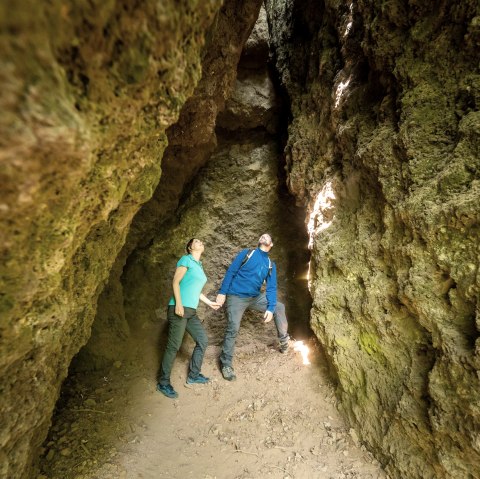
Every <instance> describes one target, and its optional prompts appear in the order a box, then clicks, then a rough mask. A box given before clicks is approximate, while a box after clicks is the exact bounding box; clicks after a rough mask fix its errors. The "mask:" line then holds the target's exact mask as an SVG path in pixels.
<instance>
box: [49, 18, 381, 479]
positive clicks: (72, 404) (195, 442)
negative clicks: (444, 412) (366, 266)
mask: <svg viewBox="0 0 480 479" xmlns="http://www.w3.org/2000/svg"><path fill="white" fill-rule="evenodd" d="M262 14H263V15H264V12H262ZM262 22H265V18H260V20H259V22H258V23H257V27H256V29H255V30H254V34H257V35H259V31H262V30H263V31H264V32H265V28H266V27H265V25H264V24H262ZM263 41H264V42H265V44H264V45H261V46H262V48H258V44H255V48H256V50H255V49H253V50H255V51H254V52H253V53H252V52H251V51H249V50H248V48H247V49H246V51H245V53H244V55H243V57H242V60H241V62H240V65H239V68H238V75H237V82H236V88H235V91H234V92H233V94H232V97H231V99H230V100H229V102H227V105H226V109H225V110H224V112H223V113H222V114H220V116H219V117H218V118H217V130H216V136H217V147H216V148H215V150H214V151H213V153H212V155H211V158H210V159H209V161H208V163H207V165H206V166H205V167H203V168H202V169H201V170H200V171H199V172H198V173H197V174H196V175H195V176H194V178H193V180H192V181H190V182H189V183H188V185H187V186H186V187H185V188H184V190H183V193H182V197H181V200H180V201H179V205H178V208H176V210H175V212H174V214H164V218H163V221H162V227H161V228H157V230H156V231H154V232H153V233H152V235H151V236H150V239H149V241H144V242H143V244H142V245H141V246H140V247H138V248H136V249H135V250H134V251H133V252H132V253H131V254H130V255H129V257H128V259H127V261H126V264H125V267H124V268H123V272H122V276H121V290H122V295H121V296H120V297H121V298H123V299H122V301H119V299H118V298H119V296H118V294H117V295H116V294H112V291H113V292H115V291H117V292H118V287H117V288H116V289H115V288H114V287H113V286H112V285H109V286H108V287H107V292H108V291H109V294H104V296H103V298H102V305H101V307H100V308H99V313H98V315H97V320H96V322H97V323H96V324H94V327H93V334H92V338H91V340H90V343H89V344H88V345H87V346H86V348H85V349H84V351H82V352H81V353H80V354H79V356H78V357H77V359H76V360H75V361H74V363H73V366H72V374H71V375H70V377H69V378H68V379H67V381H66V382H65V384H64V386H63V390H62V394H61V398H60V400H59V402H58V404H57V412H56V415H55V417H54V423H53V426H52V428H51V430H50V434H49V437H48V439H47V440H46V442H45V445H44V450H43V455H42V459H41V464H40V467H41V470H42V474H44V477H48V478H60V477H62V478H65V479H67V478H77V479H80V478H91V477H95V478H102V479H106V478H112V479H113V478H133V477H144V478H157V477H170V478H184V477H194V478H214V477H216V478H248V477H255V478H258V477H273V478H275V477H279V478H280V477H282V478H285V477H298V478H306V477H338V478H340V477H343V478H346V477H352V478H353V477H356V478H377V477H378V478H380V477H384V475H383V472H382V471H381V469H380V468H379V465H378V463H377V462H376V461H375V460H374V459H373V458H372V457H371V456H370V455H369V454H368V453H367V452H366V451H365V449H360V448H359V447H358V437H357V436H356V434H355V433H354V432H353V430H350V431H348V430H347V428H346V426H345V424H344V423H343V421H342V420H341V419H340V417H339V415H338V412H337V411H336V409H335V401H334V395H333V389H332V386H331V385H330V384H329V383H328V380H327V372H326V368H325V361H324V358H323V356H322V353H321V350H320V348H319V346H318V343H316V341H315V339H314V338H313V337H312V336H311V334H312V333H311V331H310V328H309V314H310V307H311V299H310V295H309V292H308V288H307V271H308V260H309V252H308V249H307V244H308V237H307V232H306V227H305V216H306V213H305V210H304V209H303V208H300V207H297V206H295V204H294V201H293V199H292V198H291V197H290V196H289V195H288V193H287V192H286V187H285V175H284V173H283V168H284V164H283V159H282V147H283V145H282V144H281V140H280V138H281V137H282V132H281V128H283V127H284V125H282V121H283V120H282V121H279V118H280V119H281V118H283V119H284V118H285V116H286V113H285V111H283V110H282V108H284V106H283V107H282V105H281V102H280V99H279V97H278V93H276V92H275V88H274V86H273V83H272V81H271V79H270V77H269V75H270V74H269V72H268V70H267V56H266V55H267V49H266V48H265V47H266V39H265V38H264V39H263ZM257 42H258V39H257ZM247 46H248V44H247ZM164 174H166V175H167V174H168V172H167V173H164ZM170 174H172V175H176V174H178V173H177V172H176V170H175V169H172V171H171V173H170ZM175 181H176V178H174V177H172V178H168V177H165V178H164V179H163V182H162V183H161V186H162V187H163V186H164V185H165V184H168V183H169V182H171V183H175ZM162 194H164V193H162V192H159V195H162ZM147 207H148V206H147ZM150 207H151V206H150ZM266 231H268V232H269V233H270V234H271V235H272V236H273V238H274V242H275V246H274V248H275V249H274V250H273V251H272V254H271V256H272V259H273V260H274V261H275V262H276V263H277V267H278V270H279V276H278V282H279V288H278V295H279V299H280V300H282V301H283V302H284V303H285V305H286V308H287V315H288V317H289V332H290V334H291V335H292V336H293V337H294V338H296V339H302V340H304V342H305V343H306V344H308V345H309V347H310V355H309V360H310V364H309V365H304V364H302V357H301V355H300V354H299V353H298V352H294V351H292V350H291V351H290V352H289V353H287V354H286V355H282V354H280V353H279V351H278V344H277V342H276V335H275V331H274V327H273V325H272V323H270V324H268V325H265V324H263V322H262V320H261V316H260V315H259V314H253V313H248V314H246V315H245V317H244V319H243V321H242V326H241V330H240V333H239V336H238V338H237V348H236V358H235V368H236V371H237V374H238V380H237V381H236V382H234V383H229V382H227V381H224V380H223V379H222V377H221V374H220V372H219V370H218V363H217V360H218V355H219V351H220V346H221V343H222V338H223V333H224V329H225V318H224V312H223V311H219V312H213V311H211V310H207V309H208V308H205V307H202V306H200V309H199V315H200V316H201V318H202V319H204V326H205V328H206V330H207V332H208V336H209V341H210V346H209V349H208V350H207V354H206V357H205V360H204V366H203V372H204V373H205V374H206V375H207V376H209V377H210V378H211V379H212V381H211V383H210V384H209V385H207V386H198V387H196V388H195V389H187V388H183V383H184V382H185V374H186V370H187V365H188V360H189V356H190V354H191V351H192V348H193V342H192V340H191V339H190V338H189V337H188V335H186V337H185V340H184V344H183V346H182V348H181V350H180V352H179V354H178V357H177V360H176V362H175V366H174V371H173V374H172V383H173V384H174V385H175V387H176V389H177V390H178V391H179V394H180V397H179V399H178V400H175V401H172V400H169V399H166V398H165V397H163V396H162V395H160V394H159V393H158V392H156V391H155V376H156V372H157V369H158V365H159V361H160V360H161V356H162V353H163V350H164V348H165V341H166V333H167V331H166V329H167V322H166V311H165V310H166V308H165V305H166V304H167V302H168V298H169V296H170V295H171V276H172V272H173V270H174V268H175V263H176V261H177V259H178V257H179V256H181V255H182V254H183V248H184V243H185V242H186V240H188V239H189V238H190V237H199V238H201V239H202V240H203V241H204V242H205V244H206V250H205V253H204V256H203V258H202V259H203V263H204V268H205V271H206V273H207V276H208V278H209V281H208V283H207V286H206V288H205V293H206V294H207V295H208V296H209V297H211V298H212V299H213V297H214V295H215V294H216V291H217V289H218V287H219V284H220V281H221V279H222V276H223V274H224V272H225V269H226V266H227V265H228V263H229V261H231V259H232V258H233V257H234V255H235V254H236V252H237V251H238V250H240V249H242V248H246V247H255V246H256V241H257V239H258V236H259V235H260V234H262V233H263V232H266ZM119 310H121V311H119ZM102 314H103V315H104V317H102ZM109 318H110V319H109ZM119 318H120V320H119ZM112 355H116V359H115V360H114V361H112Z"/></svg>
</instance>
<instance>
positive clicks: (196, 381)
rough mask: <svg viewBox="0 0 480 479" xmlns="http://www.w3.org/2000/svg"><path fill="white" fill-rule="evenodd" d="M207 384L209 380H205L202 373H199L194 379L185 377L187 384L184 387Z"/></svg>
mask: <svg viewBox="0 0 480 479" xmlns="http://www.w3.org/2000/svg"><path fill="white" fill-rule="evenodd" d="M209 382H210V378H207V377H205V376H204V375H203V374H202V373H200V374H199V375H198V376H197V377H196V378H191V377H190V376H187V382H186V383H185V386H186V387H187V388H188V387H191V386H194V385H195V384H207V383H209Z"/></svg>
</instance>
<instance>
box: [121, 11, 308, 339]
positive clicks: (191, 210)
mask: <svg viewBox="0 0 480 479" xmlns="http://www.w3.org/2000/svg"><path fill="white" fill-rule="evenodd" d="M266 32H267V28H266V19H265V12H264V11H263V10H262V11H261V13H260V16H259V20H258V21H257V23H256V25H255V28H254V30H253V32H252V35H251V36H250V39H249V41H248V42H247V44H246V47H245V49H244V51H243V54H242V58H241V61H240V65H239V70H238V77H237V80H236V87H235V89H234V91H233V92H232V94H231V97H230V99H229V100H228V101H227V103H226V106H225V110H224V111H223V112H222V113H221V114H220V115H219V117H218V118H217V135H216V136H217V142H218V145H217V147H216V148H215V150H214V152H213V153H212V154H211V157H210V159H209V161H208V163H207V165H206V166H205V167H204V168H203V169H202V170H201V171H200V172H199V173H198V174H197V175H196V177H195V179H194V181H193V182H192V184H191V185H190V187H189V188H188V189H187V191H186V192H185V193H184V196H183V200H182V202H181V204H180V206H179V208H178V209H177V211H176V212H175V214H174V215H170V217H169V218H168V220H165V222H164V223H163V225H162V228H158V229H157V231H156V232H155V234H154V236H153V237H152V239H151V241H150V243H149V244H146V245H145V246H144V247H138V248H137V249H136V251H135V252H134V253H133V254H132V255H131V256H130V258H129V260H128V262H127V265H126V267H125V269H124V273H123V276H122V283H123V288H124V295H125V305H126V316H127V319H128V321H129V322H130V324H131V325H132V326H133V327H134V328H136V329H137V328H142V327H144V323H145V322H148V321H151V320H154V321H157V322H158V321H160V322H159V324H160V325H161V328H162V329H164V327H163V326H165V325H166V307H167V304H168V301H169V298H170V296H171V295H172V287H171V283H172V278H173V272H174V270H175V265H176V262H177V261H178V259H179V258H180V256H182V255H183V254H185V249H184V248H185V244H186V243H187V241H188V240H189V239H190V238H192V237H196V238H200V239H202V240H203V241H204V243H205V245H206V249H205V253H204V255H203V257H202V260H203V266H204V269H205V271H206V274H207V277H208V280H209V281H208V283H207V285H206V287H205V289H204V292H205V294H207V295H208V296H209V297H210V298H211V299H214V298H215V296H216V294H217V290H218V287H219V285H220V282H221V279H222V277H223V275H224V273H225V271H226V269H227V267H228V266H229V264H230V262H231V261H232V259H233V258H234V256H235V255H236V254H237V253H238V252H239V251H240V250H241V249H243V248H255V247H256V246H257V240H258V238H259V236H260V235H261V234H262V233H263V232H266V231H268V232H270V233H271V234H272V236H273V238H274V241H275V246H274V250H273V251H272V254H271V256H272V259H273V260H274V261H276V263H277V267H278V270H279V275H278V276H279V298H280V299H281V300H283V301H284V302H285V303H286V305H287V313H291V315H292V325H291V329H290V330H291V332H292V334H297V333H298V334H300V335H301V334H305V332H306V331H305V330H306V329H307V328H306V327H305V325H306V318H307V317H308V312H309V307H310V297H309V294H308V291H307V289H306V287H305V285H306V266H307V258H308V255H307V254H306V243H307V237H306V234H305V229H304V224H303V223H304V221H303V219H304V216H305V212H304V210H303V208H298V207H296V206H295V204H294V203H293V202H292V198H291V197H290V196H289V195H287V194H286V192H285V188H282V186H281V185H282V181H283V180H282V177H283V175H282V166H283V165H282V155H281V149H280V148H279V145H278V144H277V140H276V136H274V135H272V134H271V132H273V133H277V132H276V131H275V130H274V129H275V124H276V120H274V118H275V115H276V114H278V111H279V108H280V106H279V104H278V101H277V99H276V95H275V91H274V89H273V85H272V83H271V81H270V78H269V76H268V73H267V60H268V48H267V38H266ZM252 38H253V39H254V40H255V41H252ZM262 43H263V45H262ZM252 49H253V50H252ZM157 208H158V206H157ZM152 211H153V210H152ZM157 211H160V212H162V209H161V208H158V209H157ZM199 315H200V317H201V318H202V319H203V320H204V326H205V328H206V330H207V333H208V336H209V341H210V343H211V344H212V345H219V344H220V343H221V341H222V339H223V334H224V330H225V318H224V313H223V311H218V312H214V311H213V310H211V309H209V308H207V307H205V306H203V305H202V304H200V306H199ZM301 321H303V324H299V323H300V322H301ZM252 338H256V339H257V340H258V339H259V338H262V339H263V340H264V343H265V345H267V344H275V340H276V332H275V331H274V327H273V324H268V325H264V324H263V322H262V321H261V319H260V318H259V317H258V315H257V316H255V315H247V316H246V319H245V321H244V323H243V326H242V330H241V333H240V336H239V339H238V342H237V346H238V348H243V347H245V348H251V347H252V344H258V342H255V341H251V339H252ZM185 342H186V346H187V348H190V344H189V339H188V335H186V338H185Z"/></svg>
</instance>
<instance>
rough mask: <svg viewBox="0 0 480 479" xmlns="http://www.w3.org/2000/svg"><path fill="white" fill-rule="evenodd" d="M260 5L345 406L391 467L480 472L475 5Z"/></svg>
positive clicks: (437, 473) (322, 324) (317, 314)
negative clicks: (284, 98)
mask: <svg viewBox="0 0 480 479" xmlns="http://www.w3.org/2000/svg"><path fill="white" fill-rule="evenodd" d="M266 3H267V15H268V21H269V27H270V32H271V47H272V51H273V55H274V60H275V64H276V68H277V71H278V75H279V78H280V80H281V83H282V85H283V87H284V88H285V89H286V91H287V92H288V95H289V99H290V103H291V114H292V120H291V122H290V124H289V131H288V144H287V147H286V154H287V166H288V184H289V188H290V190H291V191H292V192H293V193H294V194H295V195H296V197H297V200H298V201H299V202H300V203H303V204H306V205H307V206H308V209H309V216H308V218H307V226H308V228H309V232H310V244H311V248H312V259H311V264H310V288H311V293H312V297H313V308H312V315H311V326H312V328H313V329H314V331H315V333H316V335H317V336H318V337H319V339H320V341H321V342H322V343H323V345H324V346H325V348H326V352H327V356H328V360H329V362H330V367H331V372H332V375H333V376H334V377H335V379H336V382H337V385H338V387H337V392H338V396H339V399H340V407H341V409H342V410H343V412H344V414H345V415H346V417H347V418H348V419H349V421H350V423H351V424H352V425H353V426H355V427H356V429H357V431H358V433H359V435H360V437H361V439H362V441H363V442H364V443H365V444H366V445H367V446H368V447H369V448H370V449H371V450H372V451H373V452H374V453H375V454H376V455H377V457H378V458H379V459H380V460H381V462H382V463H383V464H384V466H385V467H386V470H387V471H388V472H389V474H390V475H391V476H392V477H396V478H403V479H404V478H436V479H438V478H453V477H455V478H465V479H466V478H474V477H475V478H476V477H480V467H479V464H480V439H479V438H480V436H479V435H478V433H479V431H480V395H479V394H478V391H479V386H480V381H479V377H480V373H479V370H480V357H479V355H480V340H479V339H478V338H479V331H480V306H479V296H480V273H479V255H480V208H479V205H480V181H479V180H480V154H479V153H480V112H479V111H478V109H479V102H480V71H479V64H478V48H479V46H480V43H479V42H480V7H479V4H478V2H475V1H464V2H461V3H458V2H454V3H450V2H404V1H391V2H388V3H385V2H381V1H373V0H372V1H366V0H361V1H356V2H353V1H352V2H345V3H342V2H335V1H325V2H320V3H319V2H313V1H306V2H299V1H296V0H267V2H266Z"/></svg>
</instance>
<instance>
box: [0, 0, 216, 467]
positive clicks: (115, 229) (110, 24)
mask: <svg viewBox="0 0 480 479" xmlns="http://www.w3.org/2000/svg"><path fill="white" fill-rule="evenodd" d="M220 4H221V2H220V1H216V0H214V1H211V2H193V3H192V2H187V3H183V4H182V5H179V4H178V2H175V1H165V2H156V1H146V2H143V3H142V5H141V6H137V5H135V6H133V5H132V4H131V3H129V2H124V1H121V2H111V1H107V2H105V1H95V0H94V1H90V2H85V1H83V0H79V1H77V2H67V3H65V2H61V1H58V0H54V1H52V2H48V3H45V2H37V1H31V0H23V1H17V2H14V1H7V2H3V3H2V6H1V7H0V28H1V30H2V37H1V40H0V42H1V49H2V59H1V71H2V73H1V82H2V88H1V99H0V107H1V110H2V115H1V119H0V128H1V131H2V135H1V137H2V140H1V157H2V173H1V179H0V181H1V186H2V195H1V199H0V231H1V237H0V255H1V262H0V264H1V270H0V290H1V292H2V294H1V296H0V312H1V316H2V319H1V325H0V327H1V335H0V337H1V339H0V377H1V379H0V381H1V384H0V394H1V397H2V407H1V411H0V414H1V418H0V423H1V424H2V427H1V433H0V447H1V449H2V451H5V454H6V456H7V458H6V460H3V457H2V460H1V461H0V475H1V476H2V477H26V476H28V474H29V473H28V471H29V465H30V463H31V460H32V456H33V454H34V453H35V450H36V448H37V447H38V446H39V445H40V444H41V442H42V440H43V439H44V437H45V434H46V432H47V428H48V426H49V422H50V416H51V413H52V410H53V407H54V404H55V401H56V399H57V397H58V392H59V388H60V384H61V382H62V380H63V379H64V378H65V376H66V374H67V369H68V366H69V363H70V360H71V358H72V356H73V355H74V354H75V353H77V352H78V350H79V349H80V347H81V346H82V345H83V344H85V342H86V341H87V339H88V337H89V334H90V327H91V324H92V321H93V317H94V314H95V310H96V303H97V297H98V295H99V293H100V291H101V290H102V288H103V285H104V284H105V281H106V280H107V278H108V275H109V272H110V269H111V267H112V264H113V262H114V260H115V258H116V256H117V254H118V252H119V251H120V249H121V247H122V245H123V243H124V241H125V237H126V234H127V232H128V228H129V225H130V222H131V220H132V218H133V216H134V215H135V213H136V212H137V211H138V208H139V207H140V205H141V204H142V203H144V202H145V201H147V200H148V199H149V198H150V197H151V196H152V193H153V190H154V189H155V187H156V185H157V183H158V180H159V178H160V174H161V169H160V163H161V162H160V160H161V158H162V155H163V152H164V149H165V147H166V143H167V141H166V134H165V130H166V129H167V127H169V126H170V125H172V124H173V123H174V122H175V121H176V120H177V118H178V115H179V112H180V109H181V107H182V105H183V104H184V103H185V101H186V99H187V98H188V97H189V96H190V95H191V94H192V92H193V89H194V87H195V85H196V84H197V82H198V80H199V79H200V74H201V69H200V61H201V54H202V47H203V45H204V39H205V35H206V32H207V30H208V28H209V26H210V24H211V22H212V21H213V20H214V17H215V14H216V12H217V11H218V9H219V8H220V6H221V5H220ZM3 454H4V453H3V452H2V456H3Z"/></svg>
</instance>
